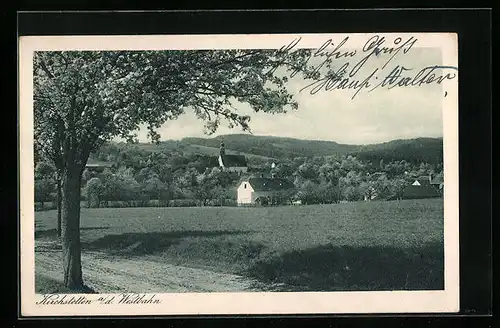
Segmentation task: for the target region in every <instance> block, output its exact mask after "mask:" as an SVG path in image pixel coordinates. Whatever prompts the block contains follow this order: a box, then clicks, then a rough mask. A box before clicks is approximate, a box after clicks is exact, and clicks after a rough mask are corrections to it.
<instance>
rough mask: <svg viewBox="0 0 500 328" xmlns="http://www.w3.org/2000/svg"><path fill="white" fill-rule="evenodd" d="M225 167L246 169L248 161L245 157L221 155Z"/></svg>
mask: <svg viewBox="0 0 500 328" xmlns="http://www.w3.org/2000/svg"><path fill="white" fill-rule="evenodd" d="M221 157H222V163H223V164H224V166H225V167H246V166H247V159H246V158H245V156H243V155H221Z"/></svg>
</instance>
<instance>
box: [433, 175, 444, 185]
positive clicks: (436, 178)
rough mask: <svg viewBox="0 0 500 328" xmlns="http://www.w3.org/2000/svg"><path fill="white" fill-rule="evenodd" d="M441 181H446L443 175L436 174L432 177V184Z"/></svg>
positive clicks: (437, 183)
mask: <svg viewBox="0 0 500 328" xmlns="http://www.w3.org/2000/svg"><path fill="white" fill-rule="evenodd" d="M441 183H444V178H443V176H442V175H436V176H435V177H433V178H432V179H431V184H433V185H439V184H441Z"/></svg>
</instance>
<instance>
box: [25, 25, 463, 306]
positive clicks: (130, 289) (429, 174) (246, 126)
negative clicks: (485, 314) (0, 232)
mask: <svg viewBox="0 0 500 328" xmlns="http://www.w3.org/2000/svg"><path fill="white" fill-rule="evenodd" d="M457 58H458V55H457V38H456V35H455V34H436V33H435V34H433V33H422V34H409V33H401V34H397V33H391V34H377V33H373V34H297V35H292V34H290V35H286V34H285V35H283V34H282V35H272V34H269V35H204V36H202V35H198V36H180V35H174V36H116V37H105V36H102V37H97V36H95V37H90V36H88V37H83V36H79V37H76V36H75V37H71V36H68V37H36V36H33V37H23V38H21V40H20V74H21V75H20V93H21V102H20V104H21V105H20V122H21V123H20V124H21V127H22V129H23V132H22V133H21V139H20V142H21V150H20V151H21V158H22V162H21V182H22V185H21V205H22V209H21V223H20V224H21V271H22V284H21V290H22V307H23V308H24V309H25V311H26V313H27V314H28V315H29V314H34V315H55V314H61V315H62V314H64V315H72V314H78V313H79V314H86V315H91V314H92V313H95V314H131V312H130V311H131V310H130V306H132V305H136V306H141V308H139V307H137V313H138V314H193V313H195V314H199V313H219V314H220V313H223V314H224V313H229V314H231V313H357V312H361V313H362V312H453V311H455V312H456V311H458V163H457V161H458V155H457V152H458V132H457V131H458V123H457V121H458V119H457V117H458V98H457V96H458V60H457ZM23 181H24V182H23ZM172 303H175V306H173V305H172ZM306 303H307V304H306ZM360 304H362V305H360ZM124 306H125V307H124ZM127 306H128V307H127ZM86 311H87V312H86ZM106 311H108V312H106Z"/></svg>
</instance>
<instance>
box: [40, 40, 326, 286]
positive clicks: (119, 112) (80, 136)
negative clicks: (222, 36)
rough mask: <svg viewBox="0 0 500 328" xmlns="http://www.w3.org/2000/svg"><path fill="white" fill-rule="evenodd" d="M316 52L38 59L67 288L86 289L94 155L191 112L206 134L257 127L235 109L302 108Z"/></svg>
mask: <svg viewBox="0 0 500 328" xmlns="http://www.w3.org/2000/svg"><path fill="white" fill-rule="evenodd" d="M309 54H310V51H309V50H296V51H293V52H289V51H286V49H282V50H279V51H273V50H221V51H161V52H159V51H140V52H139V51H85V52H80V51H69V52H66V51H63V52H59V51H44V52H37V53H35V55H34V98H33V99H34V132H35V152H36V153H37V154H43V155H44V156H45V157H46V158H48V159H50V160H51V161H53V163H54V164H55V166H56V168H57V170H58V172H59V174H60V177H61V184H62V185H61V188H62V250H63V269H64V270H63V272H64V285H65V286H66V287H67V288H77V289H80V288H81V287H83V286H84V285H83V279H82V268H81V244H80V228H79V227H80V197H81V195H80V186H81V178H82V172H83V170H84V168H85V165H86V162H87V160H88V158H89V155H90V153H92V152H94V151H96V150H97V149H98V148H99V147H100V146H101V145H102V144H104V143H105V142H106V141H109V140H111V139H113V138H115V137H121V138H124V139H126V140H128V141H134V140H135V139H136V133H135V131H137V130H138V129H139V127H140V126H141V125H142V124H144V125H145V126H146V127H147V129H148V135H149V137H150V138H151V139H152V140H153V141H155V142H158V140H159V139H160V136H159V134H158V133H157V129H158V128H159V127H160V126H161V125H162V124H163V123H164V122H166V121H168V120H173V119H175V118H177V117H178V116H179V115H181V114H183V113H184V111H185V110H186V109H187V108H189V109H190V110H193V111H194V112H195V114H196V115H197V117H198V118H199V119H201V120H203V121H205V122H206V123H205V129H206V132H207V133H213V132H214V131H216V129H217V128H218V126H219V125H220V123H221V121H227V122H228V124H229V126H230V127H234V126H240V127H241V128H242V129H243V130H249V129H250V126H249V121H250V116H248V115H241V114H239V113H238V111H237V110H236V109H235V108H236V107H235V105H236V104H237V103H238V102H240V103H248V104H249V105H250V106H251V107H252V108H253V109H254V110H255V111H263V112H268V113H282V112H286V110H287V109H288V108H292V109H296V108H297V103H296V102H294V101H293V99H292V96H291V95H290V94H289V93H288V92H287V89H286V82H287V77H286V76H282V77H281V76H279V74H278V73H277V72H278V70H277V68H278V67H284V68H285V69H286V70H288V71H289V72H292V73H293V74H297V72H298V71H302V72H303V73H304V77H305V78H314V77H317V74H318V72H317V71H316V70H314V69H313V68H310V67H307V59H308V57H309Z"/></svg>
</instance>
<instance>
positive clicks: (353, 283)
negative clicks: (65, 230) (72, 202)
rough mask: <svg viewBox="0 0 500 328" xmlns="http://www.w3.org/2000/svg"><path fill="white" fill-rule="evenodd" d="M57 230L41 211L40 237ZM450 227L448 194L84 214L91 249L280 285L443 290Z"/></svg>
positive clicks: (52, 214) (85, 242) (86, 245)
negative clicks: (446, 217) (445, 207)
mask: <svg viewBox="0 0 500 328" xmlns="http://www.w3.org/2000/svg"><path fill="white" fill-rule="evenodd" d="M55 227H56V211H45V212H36V213H35V238H36V240H56V239H57V237H56V231H55ZM443 228H444V226H443V201H442V199H424V200H404V201H386V202H384V201H380V202H376V201H374V202H358V203H347V204H334V205H309V206H281V207H260V208H237V207H193V208H102V209H88V208H82V212H81V239H82V249H83V252H84V253H85V252H87V251H99V252H102V253H104V254H107V255H109V256H110V258H113V259H114V260H117V261H118V260H119V259H120V258H123V259H125V258H127V259H130V258H136V259H137V258H144V259H148V260H153V261H161V262H164V263H170V264H174V265H183V266H188V267H199V268H204V269H209V270H212V271H215V272H226V273H234V274H238V275H242V276H247V277H251V278H252V279H255V280H258V281H260V282H262V283H265V284H269V285H273V286H279V287H275V288H278V290H280V291H338V290H344V291H347V290H430V289H443V288H444V254H443ZM35 257H36V255H35Z"/></svg>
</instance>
